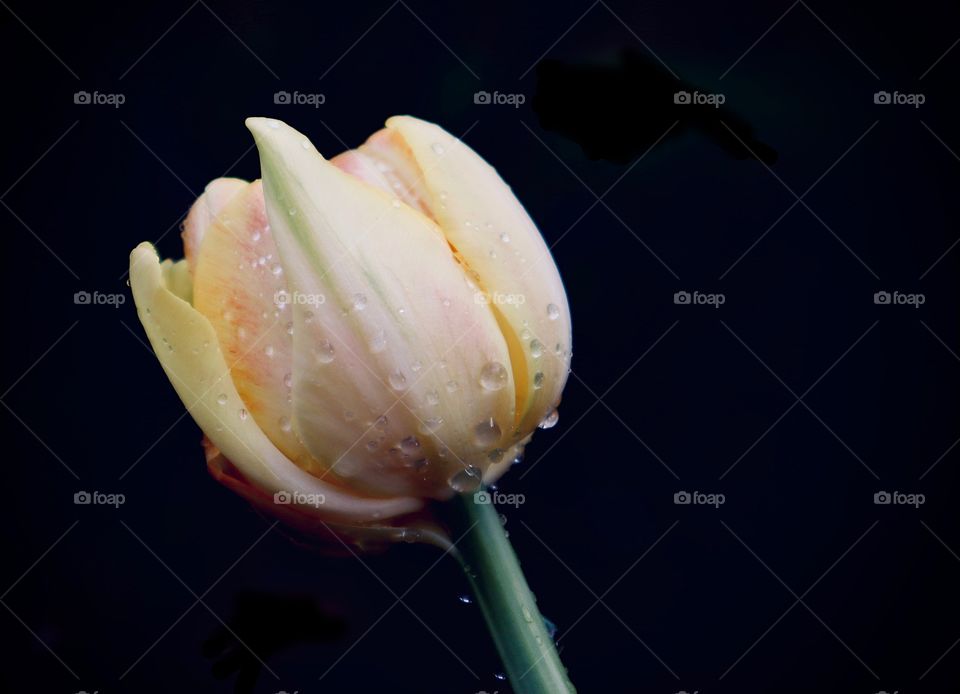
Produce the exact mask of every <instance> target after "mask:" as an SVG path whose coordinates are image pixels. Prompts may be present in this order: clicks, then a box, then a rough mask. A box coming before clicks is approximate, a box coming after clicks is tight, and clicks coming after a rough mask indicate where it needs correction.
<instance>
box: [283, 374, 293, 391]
mask: <svg viewBox="0 0 960 694" xmlns="http://www.w3.org/2000/svg"><path fill="white" fill-rule="evenodd" d="M283 385H284V387H286V388H293V374H292V373H285V374H283Z"/></svg>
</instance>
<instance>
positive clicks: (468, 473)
mask: <svg viewBox="0 0 960 694" xmlns="http://www.w3.org/2000/svg"><path fill="white" fill-rule="evenodd" d="M481 478H482V475H481V473H480V468H478V467H477V466H475V465H468V466H467V467H466V468H464V469H463V470H459V471H458V472H456V473H455V474H454V475H453V477H451V478H450V487H451V488H452V489H453V490H454V491H456V492H466V493H468V494H469V493H472V492H475V491H477V490H478V489H480V482H481Z"/></svg>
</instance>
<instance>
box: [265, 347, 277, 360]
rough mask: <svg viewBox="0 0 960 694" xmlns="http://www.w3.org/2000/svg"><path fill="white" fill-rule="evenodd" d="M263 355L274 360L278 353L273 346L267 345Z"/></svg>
mask: <svg viewBox="0 0 960 694" xmlns="http://www.w3.org/2000/svg"><path fill="white" fill-rule="evenodd" d="M263 353H264V354H266V355H267V356H268V357H269V358H271V359H273V355H274V354H276V353H277V350H276V349H274V347H273V345H267V346H266V347H264V348H263Z"/></svg>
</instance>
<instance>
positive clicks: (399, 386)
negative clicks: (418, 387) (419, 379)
mask: <svg viewBox="0 0 960 694" xmlns="http://www.w3.org/2000/svg"><path fill="white" fill-rule="evenodd" d="M387 380H388V381H390V387H391V388H393V389H394V390H405V389H406V387H407V377H406V376H404V375H403V372H402V371H401V370H400V369H397V370H396V371H394V372H393V373H392V374H390V376H389V377H388V378H387Z"/></svg>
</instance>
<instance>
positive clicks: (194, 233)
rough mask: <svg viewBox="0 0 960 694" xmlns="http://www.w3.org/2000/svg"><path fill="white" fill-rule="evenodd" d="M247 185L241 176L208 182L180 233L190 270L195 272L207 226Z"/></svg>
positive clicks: (191, 208) (188, 214)
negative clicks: (198, 253)
mask: <svg viewBox="0 0 960 694" xmlns="http://www.w3.org/2000/svg"><path fill="white" fill-rule="evenodd" d="M246 186H247V182H246V181H243V180H241V179H239V178H216V179H214V180H212V181H210V183H208V184H207V187H206V188H205V189H204V191H203V195H201V196H200V197H199V198H197V200H196V202H194V203H193V205H192V206H191V207H190V211H189V212H188V213H187V218H186V219H185V220H184V221H183V231H182V232H181V234H180V236H181V238H182V239H183V255H184V257H185V258H186V260H187V264H188V266H189V267H190V272H193V268H194V266H195V264H196V257H197V252H198V251H199V250H200V244H201V243H202V242H203V236H204V234H205V233H206V231H207V227H209V226H210V225H211V224H212V223H213V220H214V219H216V217H217V215H218V214H220V210H222V209H223V208H224V207H226V206H227V203H228V202H230V200H232V199H233V196H234V195H236V194H237V193H239V192H240V191H241V190H243V189H244V188H245V187H246Z"/></svg>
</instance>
